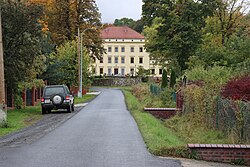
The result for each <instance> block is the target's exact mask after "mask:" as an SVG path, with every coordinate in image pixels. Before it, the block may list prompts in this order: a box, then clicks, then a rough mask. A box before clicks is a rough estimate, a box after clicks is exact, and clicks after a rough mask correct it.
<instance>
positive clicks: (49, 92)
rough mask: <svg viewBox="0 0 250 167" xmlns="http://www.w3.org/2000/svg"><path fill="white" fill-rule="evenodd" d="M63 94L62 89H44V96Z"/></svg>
mask: <svg viewBox="0 0 250 167" xmlns="http://www.w3.org/2000/svg"><path fill="white" fill-rule="evenodd" d="M63 93H64V88H63V87H47V88H46V89H45V92H44V95H45V96H50V95H54V94H63Z"/></svg>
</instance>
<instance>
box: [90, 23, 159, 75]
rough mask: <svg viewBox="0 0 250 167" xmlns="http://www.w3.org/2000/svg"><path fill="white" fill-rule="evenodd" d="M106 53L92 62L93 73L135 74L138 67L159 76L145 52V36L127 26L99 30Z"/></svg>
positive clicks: (157, 70) (156, 67)
mask: <svg viewBox="0 0 250 167" xmlns="http://www.w3.org/2000/svg"><path fill="white" fill-rule="evenodd" d="M101 37H102V39H103V40H104V48H105V49H106V54H104V55H103V57H102V58H101V59H100V60H96V62H95V63H94V64H93V67H92V68H94V70H92V71H94V73H95V75H103V76H127V75H130V76H135V75H136V74H137V71H138V68H139V67H140V66H141V67H143V68H144V69H150V70H151V75H154V76H161V73H162V70H161V68H159V66H154V65H153V63H152V62H153V61H151V60H150V57H149V53H147V52H146V50H145V48H144V45H145V37H144V36H143V35H141V34H139V33H137V32H136V31H134V30H132V29H131V28H129V27H126V26H125V27H108V28H106V29H104V30H102V32H101Z"/></svg>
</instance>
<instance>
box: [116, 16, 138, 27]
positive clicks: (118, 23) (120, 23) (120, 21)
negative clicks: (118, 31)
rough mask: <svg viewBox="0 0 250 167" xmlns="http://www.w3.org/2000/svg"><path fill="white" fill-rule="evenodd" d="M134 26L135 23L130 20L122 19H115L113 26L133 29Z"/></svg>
mask: <svg viewBox="0 0 250 167" xmlns="http://www.w3.org/2000/svg"><path fill="white" fill-rule="evenodd" d="M134 24H135V21H134V20H133V19H131V18H126V17H123V18H121V19H115V21H114V26H128V27H131V28H132V27H133V26H134Z"/></svg>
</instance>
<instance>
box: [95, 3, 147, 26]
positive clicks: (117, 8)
mask: <svg viewBox="0 0 250 167" xmlns="http://www.w3.org/2000/svg"><path fill="white" fill-rule="evenodd" d="M96 4H97V6H98V8H99V12H100V13H101V15H102V23H113V22H114V21H115V19H121V18H123V17H127V18H132V19H133V20H138V19H140V18H141V13H142V0H96Z"/></svg>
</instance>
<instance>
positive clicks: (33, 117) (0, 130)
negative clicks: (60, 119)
mask: <svg viewBox="0 0 250 167" xmlns="http://www.w3.org/2000/svg"><path fill="white" fill-rule="evenodd" d="M42 117H43V116H42V114H41V108H40V106H35V107H27V108H25V109H20V110H8V113H7V125H6V126H7V127H0V136H4V135H7V134H9V133H12V132H15V131H18V130H20V129H22V128H25V127H27V126H30V125H32V124H34V123H36V122H37V121H38V120H40V119H42Z"/></svg>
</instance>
